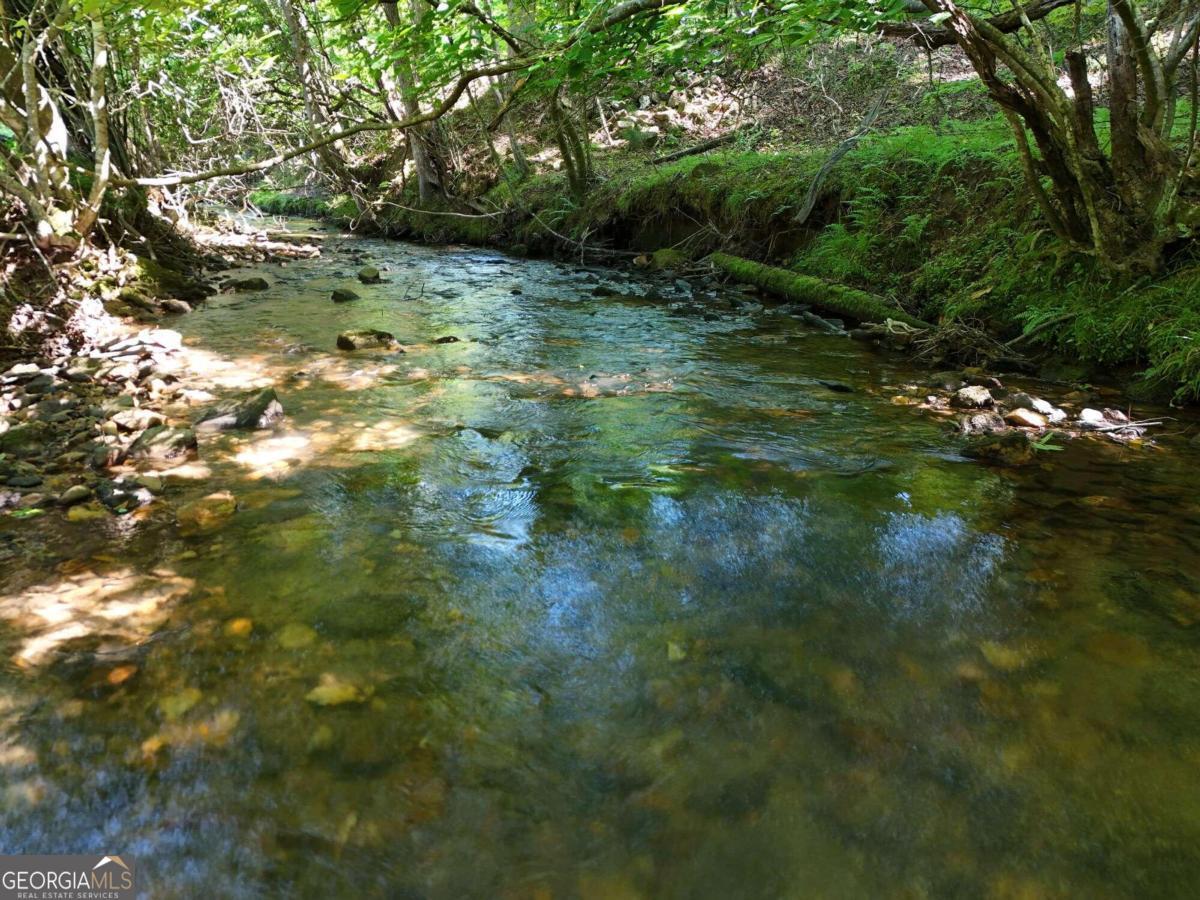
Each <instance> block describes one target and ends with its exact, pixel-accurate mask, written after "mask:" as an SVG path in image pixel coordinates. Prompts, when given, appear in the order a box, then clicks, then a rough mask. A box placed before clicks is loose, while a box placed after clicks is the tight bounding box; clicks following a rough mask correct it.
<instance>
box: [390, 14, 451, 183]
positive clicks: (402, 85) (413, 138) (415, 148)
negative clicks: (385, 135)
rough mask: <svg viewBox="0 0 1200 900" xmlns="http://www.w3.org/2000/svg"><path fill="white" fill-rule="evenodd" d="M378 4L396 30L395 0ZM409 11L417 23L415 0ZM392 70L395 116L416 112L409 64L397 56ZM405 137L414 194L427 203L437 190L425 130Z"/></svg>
mask: <svg viewBox="0 0 1200 900" xmlns="http://www.w3.org/2000/svg"><path fill="white" fill-rule="evenodd" d="M381 5H382V6H383V15H384V18H386V19H387V23H388V25H389V26H390V27H391V28H392V29H393V30H399V29H400V28H401V27H402V25H403V23H402V22H401V21H400V13H399V11H398V10H397V9H396V3H395V0H390V2H389V0H384V2H383V3H382V4H381ZM411 12H412V18H413V24H414V25H418V24H420V21H421V9H420V7H419V6H417V2H416V0H413V2H412V5H411ZM393 72H394V76H395V79H396V84H397V86H398V87H399V89H400V90H399V92H398V93H399V98H398V99H399V104H400V109H401V110H403V113H404V114H403V116H400V115H399V114H398V113H395V112H394V113H393V114H394V115H396V116H397V118H398V119H400V118H412V117H413V116H417V115H420V113H421V108H420V106H419V105H418V103H417V97H416V86H417V84H416V76H415V75H414V74H413V69H412V66H411V65H410V64H409V63H408V60H406V59H397V60H396V63H395V65H394V66H393ZM395 102H396V98H393V97H389V99H388V103H389V105H390V104H392V103H395ZM407 137H408V143H409V146H410V147H411V148H412V158H413V168H414V169H415V170H416V173H417V195H418V196H419V197H420V198H421V202H422V203H429V202H431V201H432V200H434V198H436V197H437V196H438V194H440V193H441V188H440V182H439V180H438V174H437V167H436V165H435V164H434V159H433V154H432V153H431V151H430V147H429V144H428V138H429V130H428V128H425V127H419V128H410V129H408V134H407Z"/></svg>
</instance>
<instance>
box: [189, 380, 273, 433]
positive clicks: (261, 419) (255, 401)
mask: <svg viewBox="0 0 1200 900" xmlns="http://www.w3.org/2000/svg"><path fill="white" fill-rule="evenodd" d="M281 418H283V404H282V403H280V402H279V397H278V396H277V395H276V393H275V389H274V388H263V389H262V390H261V391H252V392H251V393H249V394H244V395H243V396H241V397H235V398H232V399H230V400H223V401H222V402H220V403H217V404H214V405H213V406H210V407H209V408H208V409H206V410H205V411H204V412H203V413H201V414H200V418H198V419H197V420H196V430H197V431H228V430H231V429H235V428H236V429H244V430H256V429H262V428H270V427H271V426H272V425H274V424H275V423H276V422H278V421H279V420H280V419H281Z"/></svg>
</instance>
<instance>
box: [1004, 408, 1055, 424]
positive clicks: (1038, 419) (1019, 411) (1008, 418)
mask: <svg viewBox="0 0 1200 900" xmlns="http://www.w3.org/2000/svg"><path fill="white" fill-rule="evenodd" d="M1004 421H1005V422H1007V423H1008V424H1009V425H1016V426H1018V427H1020V428H1045V427H1046V424H1047V422H1046V417H1045V416H1043V415H1042V414H1041V413H1037V412H1034V411H1033V410H1032V409H1026V408H1025V407H1023V406H1020V407H1017V408H1016V409H1012V410H1009V411H1008V412H1006V413H1005V414H1004Z"/></svg>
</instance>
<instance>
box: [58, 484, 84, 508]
mask: <svg viewBox="0 0 1200 900" xmlns="http://www.w3.org/2000/svg"><path fill="white" fill-rule="evenodd" d="M91 496H92V489H91V488H90V487H88V486H87V485H86V484H76V485H72V486H71V487H69V488H67V489H66V490H65V491H63V492H62V493H61V494H60V495H59V497H58V503H59V505H60V506H74V505H75V504H76V503H82V502H83V501H84V500H87V499H88V498H89V497H91Z"/></svg>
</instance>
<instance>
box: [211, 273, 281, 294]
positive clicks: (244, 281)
mask: <svg viewBox="0 0 1200 900" xmlns="http://www.w3.org/2000/svg"><path fill="white" fill-rule="evenodd" d="M270 286H271V283H270V282H269V281H267V279H265V278H262V277H261V276H258V275H254V276H251V277H250V278H230V279H229V280H228V281H226V282H225V284H224V285H223V287H224V288H225V290H227V291H238V292H245V291H265V290H266V289H267V288H269V287H270Z"/></svg>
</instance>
